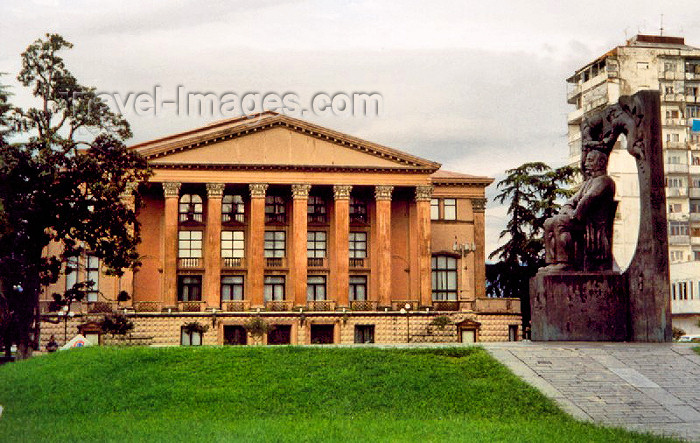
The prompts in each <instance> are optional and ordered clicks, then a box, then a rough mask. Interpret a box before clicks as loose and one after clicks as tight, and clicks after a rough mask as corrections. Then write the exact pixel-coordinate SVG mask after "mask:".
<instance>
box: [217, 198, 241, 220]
mask: <svg viewBox="0 0 700 443" xmlns="http://www.w3.org/2000/svg"><path fill="white" fill-rule="evenodd" d="M221 221H222V222H224V223H226V222H232V221H235V222H238V223H244V222H245V204H244V203H243V196H242V195H237V194H236V195H230V194H227V195H224V198H223V200H221Z"/></svg>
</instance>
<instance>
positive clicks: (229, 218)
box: [221, 212, 245, 223]
mask: <svg viewBox="0 0 700 443" xmlns="http://www.w3.org/2000/svg"><path fill="white" fill-rule="evenodd" d="M221 221H222V222H224V223H230V222H236V223H245V214H239V213H235V212H234V213H232V214H221Z"/></svg>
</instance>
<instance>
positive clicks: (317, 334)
mask: <svg viewBox="0 0 700 443" xmlns="http://www.w3.org/2000/svg"><path fill="white" fill-rule="evenodd" d="M334 330H335V327H334V325H311V344H313V345H327V344H332V343H333V331H334Z"/></svg>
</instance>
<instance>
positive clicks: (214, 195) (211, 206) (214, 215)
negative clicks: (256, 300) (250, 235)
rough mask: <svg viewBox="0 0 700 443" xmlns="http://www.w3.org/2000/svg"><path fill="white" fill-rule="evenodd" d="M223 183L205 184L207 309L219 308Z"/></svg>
mask: <svg viewBox="0 0 700 443" xmlns="http://www.w3.org/2000/svg"><path fill="white" fill-rule="evenodd" d="M223 196H224V184H223V183H207V237H206V241H205V243H204V282H203V286H204V297H203V300H204V301H206V302H207V307H209V308H218V307H220V306H221V295H220V293H221V290H220V285H221V199H222V197H223Z"/></svg>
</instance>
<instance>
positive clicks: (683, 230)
mask: <svg viewBox="0 0 700 443" xmlns="http://www.w3.org/2000/svg"><path fill="white" fill-rule="evenodd" d="M668 225H669V226H668V233H669V235H688V222H681V221H671V222H669V223H668Z"/></svg>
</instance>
